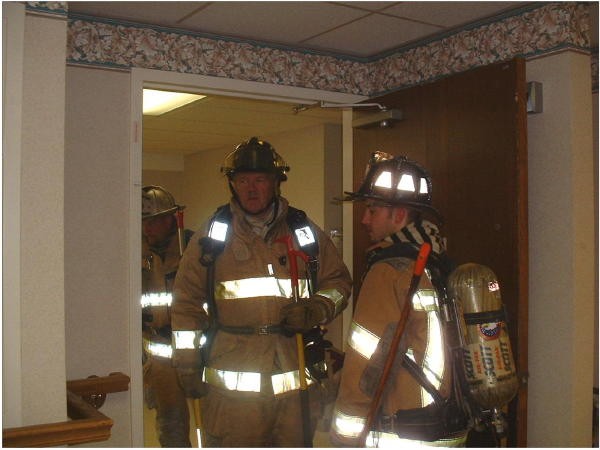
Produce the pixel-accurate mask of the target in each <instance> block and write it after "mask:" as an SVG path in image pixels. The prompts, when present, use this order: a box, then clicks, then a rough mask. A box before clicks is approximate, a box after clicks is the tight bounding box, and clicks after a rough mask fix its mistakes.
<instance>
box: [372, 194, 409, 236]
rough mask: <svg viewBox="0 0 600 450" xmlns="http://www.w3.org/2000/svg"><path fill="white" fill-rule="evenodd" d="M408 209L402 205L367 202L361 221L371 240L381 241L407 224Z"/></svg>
mask: <svg viewBox="0 0 600 450" xmlns="http://www.w3.org/2000/svg"><path fill="white" fill-rule="evenodd" d="M406 217H407V210H406V209H405V208H400V207H394V208H392V207H389V206H383V205H379V204H377V203H376V202H367V205H366V208H365V212H364V213H363V217H362V220H361V223H362V224H363V225H364V226H365V228H366V229H367V233H369V238H370V239H371V242H379V241H381V240H383V239H385V238H386V237H387V236H389V235H391V234H393V233H395V232H397V231H399V230H401V229H402V227H404V226H405V225H406Z"/></svg>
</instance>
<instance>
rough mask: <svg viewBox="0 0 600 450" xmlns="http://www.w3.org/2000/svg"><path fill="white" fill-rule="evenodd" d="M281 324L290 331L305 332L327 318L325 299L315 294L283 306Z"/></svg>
mask: <svg viewBox="0 0 600 450" xmlns="http://www.w3.org/2000/svg"><path fill="white" fill-rule="evenodd" d="M280 315H281V326H282V327H283V328H284V330H285V331H287V332H289V333H305V332H307V331H309V330H310V329H311V328H313V327H315V326H317V325H320V324H321V323H323V322H325V320H326V319H327V306H326V305H325V300H322V299H320V298H319V297H317V296H315V297H312V298H311V299H309V300H307V299H300V300H299V301H298V302H296V303H292V304H289V305H285V306H284V307H283V308H281V313H280Z"/></svg>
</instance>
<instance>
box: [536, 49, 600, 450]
mask: <svg viewBox="0 0 600 450" xmlns="http://www.w3.org/2000/svg"><path fill="white" fill-rule="evenodd" d="M527 80H528V81H539V82H541V83H542V84H543V97H544V100H543V103H544V111H543V113H541V114H533V115H530V116H529V120H528V148H529V161H528V164H529V179H528V182H529V280H530V283H529V383H528V386H529V398H528V446H532V447H589V446H590V445H591V427H590V423H591V417H592V384H593V383H592V377H593V370H594V369H593V367H592V365H593V361H594V359H595V358H594V355H593V354H592V351H593V345H592V342H594V340H595V339H597V336H594V335H592V332H593V329H594V315H593V314H594V303H595V300H594V299H595V298H596V296H595V293H594V280H595V270H594V261H595V258H594V248H595V239H596V236H595V234H594V217H593V214H594V207H593V196H594V190H595V188H594V184H593V143H592V141H593V138H592V122H591V120H590V119H591V117H592V97H591V76H590V58H589V56H586V55H582V54H579V53H574V52H563V53H559V54H556V55H550V56H546V57H542V58H538V59H535V60H532V61H529V62H528V63H527Z"/></svg>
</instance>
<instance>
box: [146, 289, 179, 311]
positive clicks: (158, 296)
mask: <svg viewBox="0 0 600 450" xmlns="http://www.w3.org/2000/svg"><path fill="white" fill-rule="evenodd" d="M172 301H173V296H172V295H171V293H170V292H155V293H152V294H144V295H142V302H141V303H142V308H145V307H146V306H171V302H172Z"/></svg>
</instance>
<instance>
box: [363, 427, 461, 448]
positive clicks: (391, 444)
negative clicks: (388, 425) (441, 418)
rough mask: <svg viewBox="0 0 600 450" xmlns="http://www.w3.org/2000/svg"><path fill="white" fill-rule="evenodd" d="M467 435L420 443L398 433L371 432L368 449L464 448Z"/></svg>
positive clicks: (367, 442) (366, 443) (368, 436)
mask: <svg viewBox="0 0 600 450" xmlns="http://www.w3.org/2000/svg"><path fill="white" fill-rule="evenodd" d="M466 440H467V435H466V434H465V435H462V436H458V437H453V438H447V439H439V440H437V441H418V440H412V439H403V438H401V437H399V436H398V435H397V434H396V433H383V432H381V431H371V432H369V434H368V435H367V440H366V442H365V447H366V448H394V449H398V448H413V447H464V445H465V443H466Z"/></svg>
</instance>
